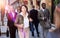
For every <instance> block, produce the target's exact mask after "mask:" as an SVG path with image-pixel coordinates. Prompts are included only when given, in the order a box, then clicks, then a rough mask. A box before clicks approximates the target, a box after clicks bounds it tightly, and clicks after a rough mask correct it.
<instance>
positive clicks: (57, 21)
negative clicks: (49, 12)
mask: <svg viewBox="0 0 60 38" xmlns="http://www.w3.org/2000/svg"><path fill="white" fill-rule="evenodd" d="M54 25H55V29H54V28H53V29H51V30H50V33H49V34H50V36H49V38H50V37H51V38H60V3H59V4H58V5H57V6H56V8H55V12H54Z"/></svg>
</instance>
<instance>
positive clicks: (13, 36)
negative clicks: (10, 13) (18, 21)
mask: <svg viewBox="0 0 60 38" xmlns="http://www.w3.org/2000/svg"><path fill="white" fill-rule="evenodd" d="M8 27H9V32H10V38H16V29H17V28H16V27H15V26H14V22H13V21H8Z"/></svg>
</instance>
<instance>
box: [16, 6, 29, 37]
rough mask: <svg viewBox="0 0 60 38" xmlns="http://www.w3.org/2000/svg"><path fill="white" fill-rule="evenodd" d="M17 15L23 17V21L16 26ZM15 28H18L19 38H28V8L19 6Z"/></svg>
mask: <svg viewBox="0 0 60 38" xmlns="http://www.w3.org/2000/svg"><path fill="white" fill-rule="evenodd" d="M19 15H22V16H23V19H24V20H20V21H23V22H22V23H20V24H18V18H19ZM15 26H16V27H17V28H18V34H19V38H29V19H28V8H27V6H25V5H22V6H21V13H19V14H18V15H17V18H16V21H15Z"/></svg>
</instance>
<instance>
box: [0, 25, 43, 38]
mask: <svg viewBox="0 0 60 38" xmlns="http://www.w3.org/2000/svg"><path fill="white" fill-rule="evenodd" d="M38 29H39V33H40V32H41V26H40V25H39V27H38ZM0 38H10V37H6V34H1V36H0ZM16 38H18V33H17V32H16ZM30 38H42V37H41V35H40V37H37V33H36V30H35V31H34V37H33V36H32V35H31V31H30Z"/></svg>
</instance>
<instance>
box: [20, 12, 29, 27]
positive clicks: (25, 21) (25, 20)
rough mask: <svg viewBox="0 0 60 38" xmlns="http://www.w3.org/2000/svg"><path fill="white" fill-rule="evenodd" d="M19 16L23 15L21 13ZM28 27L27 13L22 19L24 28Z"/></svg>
mask: <svg viewBox="0 0 60 38" xmlns="http://www.w3.org/2000/svg"><path fill="white" fill-rule="evenodd" d="M20 14H21V15H23V14H22V12H21V13H20ZM28 27H29V19H28V13H26V16H25V17H24V28H28Z"/></svg>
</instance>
